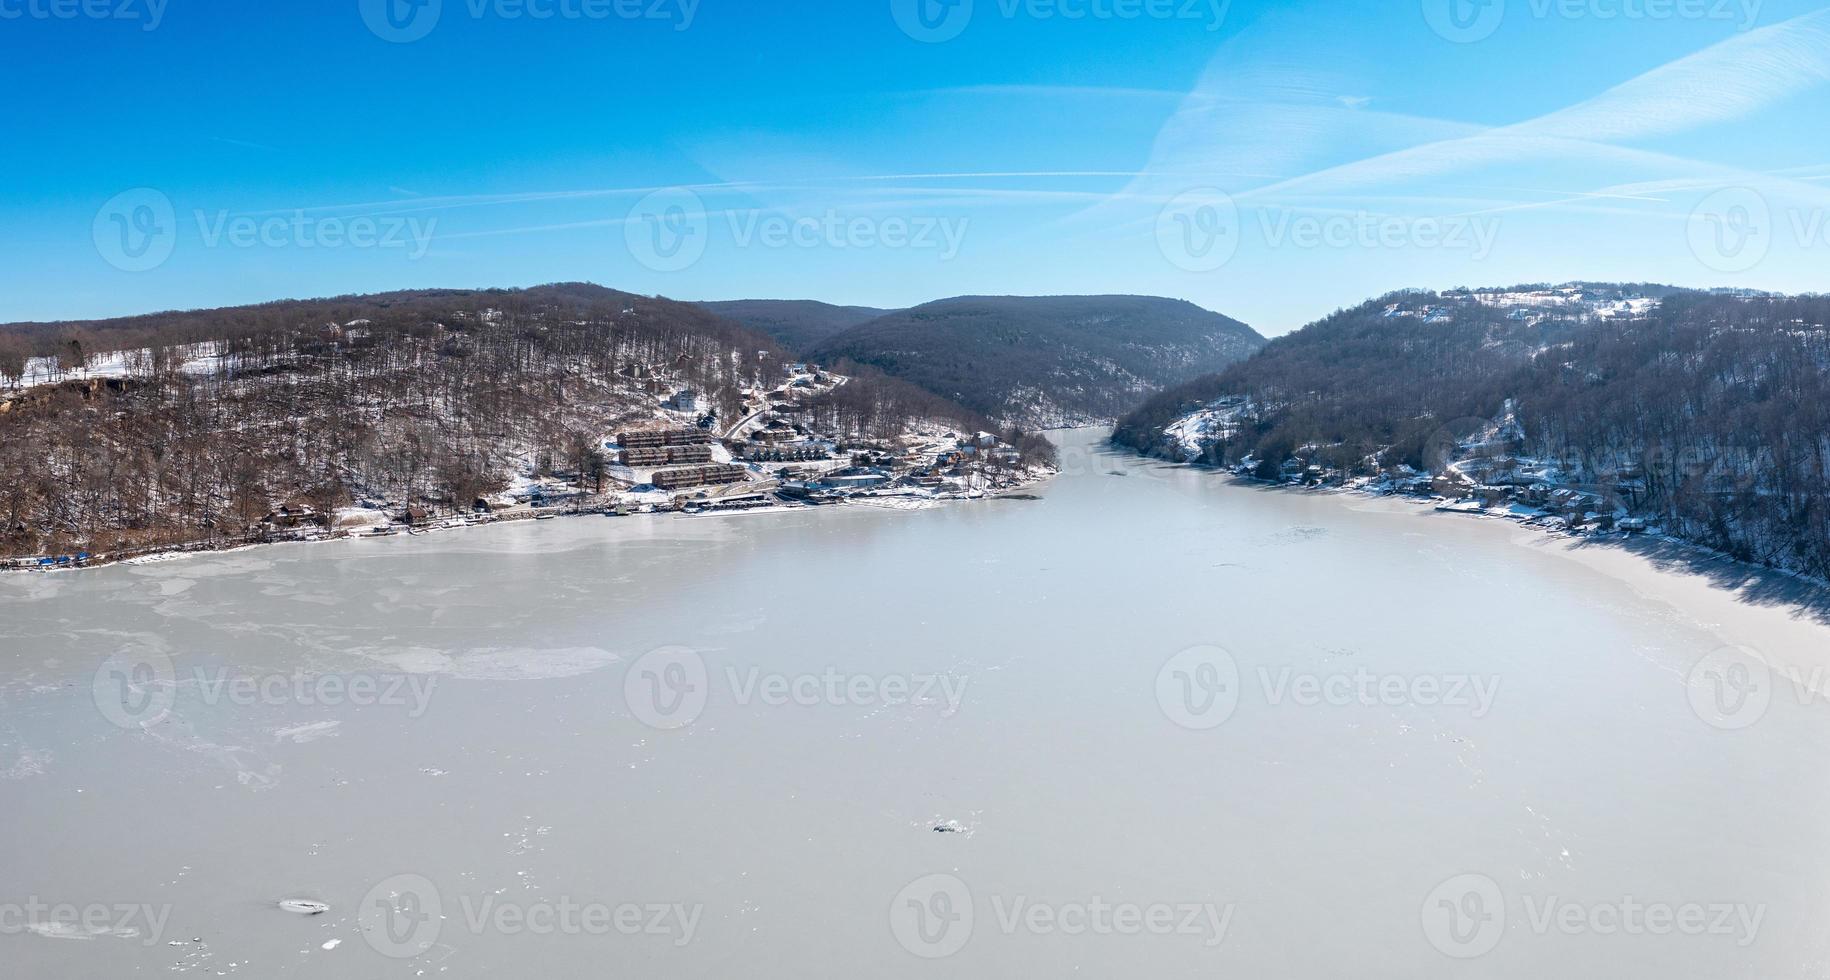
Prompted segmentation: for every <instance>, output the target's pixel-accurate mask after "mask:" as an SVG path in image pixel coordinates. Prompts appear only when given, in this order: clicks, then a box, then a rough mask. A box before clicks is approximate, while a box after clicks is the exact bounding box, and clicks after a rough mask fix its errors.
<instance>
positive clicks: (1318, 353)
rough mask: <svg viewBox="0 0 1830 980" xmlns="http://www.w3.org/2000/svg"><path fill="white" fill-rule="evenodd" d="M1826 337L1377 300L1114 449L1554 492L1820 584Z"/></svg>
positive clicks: (1593, 301) (1505, 492)
mask: <svg viewBox="0 0 1830 980" xmlns="http://www.w3.org/2000/svg"><path fill="white" fill-rule="evenodd" d="M1826 324H1830V298H1827V297H1822V296H1803V297H1782V296H1769V295H1760V294H1748V293H1703V292H1689V291H1682V290H1674V289H1670V288H1667V287H1650V286H1609V285H1597V284H1572V285H1569V286H1563V287H1520V288H1516V289H1510V290H1481V291H1459V292H1451V293H1440V294H1439V293H1428V292H1408V293H1397V294H1393V295H1390V296H1386V297H1383V298H1381V299H1377V300H1373V301H1371V302H1368V303H1366V304H1364V305H1362V306H1360V307H1357V308H1355V309H1351V310H1344V311H1342V312H1339V313H1336V314H1334V315H1333V316H1330V317H1328V318H1326V319H1324V320H1322V321H1320V322H1318V323H1315V324H1312V325H1310V326H1308V327H1305V328H1304V329H1303V330H1301V331H1298V332H1297V333H1294V334H1291V335H1290V336H1287V337H1283V338H1279V339H1278V340H1276V341H1273V342H1272V343H1270V344H1269V345H1267V346H1266V347H1265V349H1264V350H1263V351H1261V352H1260V353H1259V354H1258V355H1257V356H1255V357H1253V358H1251V359H1250V360H1247V361H1244V362H1242V363H1240V364H1237V365H1234V366H1233V367H1231V368H1229V369H1227V370H1226V371H1223V372H1220V373H1218V374H1216V375H1211V376H1209V377H1205V378H1202V379H1199V380H1197V381H1195V382H1192V383H1190V384H1188V385H1185V386H1182V387H1179V388H1176V389H1172V390H1169V391H1166V392H1164V393H1162V394H1160V395H1158V396H1157V397H1155V398H1153V399H1152V400H1150V401H1149V402H1148V403H1146V404H1145V405H1144V406H1142V407H1141V408H1139V409H1138V410H1137V411H1136V412H1133V413H1132V414H1131V415H1129V416H1127V417H1126V418H1125V419H1123V420H1121V421H1120V423H1119V425H1118V427H1117V429H1116V431H1115V433H1114V440H1115V441H1117V442H1119V443H1120V444H1122V445H1126V446H1130V447H1132V448H1135V449H1139V450H1142V451H1145V452H1150V453H1155V454H1158V455H1163V456H1168V457H1173V458H1179V459H1198V460H1201V461H1205V462H1208V463H1212V464H1216V465H1227V466H1238V465H1240V464H1242V463H1243V464H1245V466H1244V468H1246V469H1248V470H1250V471H1252V472H1253V473H1254V474H1255V475H1258V476H1262V477H1276V478H1283V477H1285V476H1287V475H1288V474H1289V473H1291V472H1292V470H1293V469H1298V468H1297V467H1296V466H1294V465H1290V464H1293V461H1295V460H1300V461H1301V462H1300V469H1299V470H1298V471H1300V472H1306V473H1308V474H1309V478H1310V479H1322V480H1324V481H1329V480H1335V481H1339V480H1353V479H1356V478H1359V479H1373V478H1377V479H1381V480H1386V481H1390V480H1393V479H1397V480H1399V481H1400V482H1402V481H1403V479H1404V478H1405V477H1406V476H1407V474H1410V473H1412V472H1418V473H1423V474H1427V475H1434V476H1438V477H1443V478H1444V480H1439V481H1437V482H1436V483H1435V484H1434V486H1433V489H1434V490H1436V491H1437V492H1448V493H1450V494H1451V495H1456V494H1461V493H1467V494H1481V495H1485V496H1488V497H1491V498H1494V499H1498V500H1514V499H1524V498H1526V497H1532V496H1533V492H1532V489H1531V488H1533V487H1563V488H1567V489H1569V490H1570V492H1571V493H1573V494H1576V495H1578V497H1579V499H1580V500H1581V501H1582V502H1583V504H1584V507H1585V508H1586V509H1587V510H1589V511H1593V512H1596V513H1599V514H1602V515H1603V516H1604V517H1605V516H1607V515H1613V514H1620V515H1629V514H1631V515H1640V517H1643V518H1645V519H1649V520H1650V521H1652V522H1654V523H1656V524H1658V525H1661V526H1663V527H1665V528H1666V529H1667V530H1669V531H1670V532H1672V533H1675V534H1678V535H1680V536H1682V537H1685V538H1688V539H1690V540H1693V541H1697V542H1700V543H1704V544H1707V545H1709V546H1711V547H1715V548H1720V549H1722V550H1724V551H1727V552H1729V553H1731V554H1733V555H1735V556H1736V557H1739V558H1743V559H1746V560H1753V561H1758V562H1762V563H1765V564H1769V565H1774V566H1778V567H1783V568H1788V569H1792V570H1797V571H1803V572H1807V573H1809V574H1813V575H1817V576H1827V575H1830V482H1827V476H1826V474H1827V473H1830V465H1827V461H1830V407H1827V406H1830V381H1827V380H1826V379H1827V378H1830V374H1827V372H1830V328H1827V327H1826ZM1287 465H1288V466H1289V468H1286V467H1287ZM1309 467H1314V468H1315V469H1309ZM1483 486H1497V487H1498V489H1482V487H1483ZM1529 503H1530V506H1531V507H1533V508H1535V507H1537V506H1539V504H1540V502H1539V501H1537V500H1535V499H1533V500H1531V501H1529ZM1576 516H1577V518H1578V519H1580V518H1581V517H1582V516H1583V515H1580V514H1579V515H1576Z"/></svg>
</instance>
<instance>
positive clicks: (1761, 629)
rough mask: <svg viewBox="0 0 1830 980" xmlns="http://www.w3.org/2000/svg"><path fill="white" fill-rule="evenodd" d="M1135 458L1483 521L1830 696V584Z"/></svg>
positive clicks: (1697, 555) (1651, 545)
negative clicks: (1657, 607)
mask: <svg viewBox="0 0 1830 980" xmlns="http://www.w3.org/2000/svg"><path fill="white" fill-rule="evenodd" d="M1120 448H1123V447H1120ZM1126 451H1129V450H1126ZM1134 455H1135V456H1136V457H1137V458H1139V459H1144V460H1150V461H1152V462H1156V463H1160V464H1162V465H1165V466H1174V467H1177V468H1187V469H1193V470H1201V471H1205V472H1208V473H1212V474H1214V475H1216V476H1219V477H1222V478H1223V480H1224V482H1225V484H1226V485H1229V486H1234V487H1237V488H1239V489H1243V490H1258V491H1261V492H1269V491H1276V492H1288V491H1295V492H1297V493H1299V494H1308V495H1314V496H1318V497H1328V498H1333V499H1336V500H1339V501H1340V502H1341V503H1342V504H1343V505H1346V506H1348V507H1350V508H1352V509H1354V510H1360V511H1364V512H1373V513H1381V514H1387V515H1390V516H1393V517H1400V516H1402V517H1413V518H1435V517H1438V516H1441V517H1445V518H1457V517H1461V518H1465V517H1474V518H1478V520H1475V521H1471V522H1464V523H1465V524H1466V526H1468V527H1488V528H1491V529H1492V530H1493V531H1495V532H1497V533H1504V534H1505V535H1506V537H1507V540H1508V542H1509V543H1510V544H1511V545H1512V546H1514V547H1517V548H1522V549H1525V550H1528V551H1530V552H1532V553H1533V554H1537V555H1544V556H1547V557H1551V558H1555V559H1558V560H1560V561H1566V562H1571V563H1573V564H1575V565H1577V566H1579V567H1580V568H1581V569H1583V570H1584V571H1586V572H1588V573H1591V574H1594V575H1597V576H1599V577H1601V578H1603V579H1606V580H1608V581H1609V582H1612V583H1614V584H1615V585H1617V586H1619V587H1621V588H1623V589H1625V590H1627V591H1628V592H1630V593H1631V594H1633V595H1634V596H1636V597H1638V598H1640V599H1642V600H1645V601H1647V602H1650V603H1653V604H1656V605H1658V606H1660V607H1662V608H1665V609H1667V610H1669V611H1670V613H1671V614H1672V615H1673V616H1675V617H1677V618H1678V619H1679V620H1681V621H1682V622H1683V623H1685V624H1686V625H1688V626H1690V627H1692V628H1695V629H1697V630H1698V631H1700V632H1703V633H1705V634H1707V635H1709V636H1711V637H1713V638H1714V639H1715V641H1716V642H1717V643H1718V644H1720V646H1721V647H1723V648H1731V647H1733V648H1738V649H1740V650H1742V651H1743V652H1746V653H1752V654H1754V655H1755V656H1757V657H1758V659H1759V660H1760V661H1762V662H1764V663H1765V664H1766V665H1767V666H1768V667H1769V668H1771V669H1773V670H1774V671H1775V672H1776V674H1777V675H1778V676H1779V679H1780V680H1782V681H1784V682H1785V683H1786V684H1788V685H1790V686H1791V687H1793V688H1795V689H1796V690H1797V691H1798V692H1799V696H1800V697H1801V698H1804V697H1825V696H1830V691H1826V690H1823V689H1824V688H1830V671H1827V670H1826V669H1825V668H1826V667H1830V657H1826V656H1825V652H1826V651H1830V644H1827V643H1826V640H1830V583H1826V582H1823V581H1820V580H1817V579H1813V578H1811V577H1809V576H1806V575H1801V574H1799V573H1796V572H1790V571H1786V570H1783V569H1774V568H1766V567H1764V566H1760V565H1754V564H1751V563H1748V562H1743V561H1739V560H1737V559H1735V558H1733V557H1730V556H1729V555H1727V554H1724V553H1722V552H1719V551H1715V550H1713V549H1710V548H1706V547H1703V546H1702V545H1698V544H1695V543H1693V542H1689V541H1685V540H1683V539H1682V538H1677V537H1673V536H1670V535H1662V534H1661V535H1652V534H1639V535H1626V534H1620V533H1607V534H1592V533H1591V534H1584V533H1579V532H1570V531H1567V530H1562V531H1560V530H1559V529H1556V528H1551V527H1547V526H1544V525H1540V524H1534V523H1533V522H1532V521H1531V520H1529V519H1526V518H1523V517H1520V516H1519V515H1514V514H1509V513H1506V512H1503V511H1493V510H1483V511H1472V510H1468V511H1460V510H1441V509H1439V508H1438V507H1437V504H1438V503H1439V501H1438V500H1435V499H1430V498H1422V497H1414V496H1407V495H1403V494H1386V493H1377V492H1374V491H1371V490H1366V489H1362V488H1356V487H1297V486H1289V485H1285V484H1279V483H1274V482H1272V481H1268V480H1258V479H1254V478H1251V477H1242V476H1239V475H1237V474H1234V473H1230V472H1228V471H1226V470H1221V469H1216V468H1213V467H1204V466H1193V465H1190V464H1176V463H1173V462H1171V461H1168V460H1162V459H1158V458H1156V457H1151V456H1146V455H1144V454H1141V453H1136V454H1134ZM1679 679H1680V681H1681V680H1683V678H1679Z"/></svg>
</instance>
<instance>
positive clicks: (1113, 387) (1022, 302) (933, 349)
mask: <svg viewBox="0 0 1830 980" xmlns="http://www.w3.org/2000/svg"><path fill="white" fill-rule="evenodd" d="M1263 343H1264V338H1262V337H1260V336H1259V335H1258V334H1257V333H1256V332H1254V331H1253V330H1252V329H1251V328H1250V327H1248V326H1246V325H1245V324H1243V323H1240V322H1239V321H1237V320H1233V319H1230V318H1228V317H1225V316H1221V315H1220V314H1218V313H1213V312H1210V311H1208V310H1204V309H1201V308H1200V307H1198V306H1195V305H1194V304H1192V303H1186V302H1182V301H1180V300H1171V299H1161V298H1157V297H1149V296H1044V297H1018V296H966V297H960V298H957V299H947V300H941V301H938V302H934V303H929V304H926V305H924V306H918V307H915V308H914V309H910V310H904V311H902V312H900V313H892V314H889V315H887V316H883V317H879V318H878V319H875V320H872V321H870V322H868V323H864V324H861V325H859V326H856V327H853V328H851V329H849V330H846V331H844V332H843V333H840V334H837V335H835V336H833V337H831V338H829V339H827V340H826V341H824V342H823V343H821V344H819V345H818V346H816V347H815V348H813V349H812V350H811V351H810V352H809V353H808V356H809V357H810V358H812V359H814V360H818V361H831V360H837V359H840V358H845V359H849V360H852V361H857V362H859V363H863V364H868V365H871V366H873V367H876V368H879V369H881V370H883V371H884V372H886V373H888V374H890V375H892V376H894V377H899V378H902V379H904V380H907V381H910V382H913V383H914V384H917V385H920V386H921V387H923V388H926V389H928V390H930V391H933V392H936V393H938V394H940V395H943V396H945V397H947V398H950V399H952V400H954V401H957V402H960V403H961V404H963V405H966V406H967V407H969V408H972V409H975V410H977V411H980V412H983V413H985V414H986V415H989V416H991V417H993V418H996V419H1000V420H1003V421H1005V422H1007V423H1010V424H1015V425H1023V426H1028V427H1042V426H1057V425H1069V424H1076V423H1086V422H1093V421H1101V420H1110V419H1112V418H1114V417H1116V416H1117V415H1119V414H1120V413H1122V412H1124V411H1126V410H1127V409H1129V408H1131V407H1132V406H1134V405H1136V404H1137V403H1138V402H1139V401H1140V400H1141V399H1142V398H1144V397H1145V396H1146V395H1148V394H1149V393H1151V392H1153V391H1156V390H1158V389H1160V388H1162V387H1164V386H1166V385H1172V384H1176V383H1178V382H1181V381H1185V380H1188V379H1190V378H1194V377H1198V376H1200V375H1202V374H1205V373H1207V372H1211V371H1215V370H1218V369H1219V368H1221V367H1224V366H1225V365H1228V364H1231V363H1233V362H1234V361H1237V360H1239V359H1241V358H1243V357H1245V356H1247V355H1249V354H1250V353H1252V352H1253V351H1255V350H1257V349H1258V348H1259V347H1260V346H1262V345H1263Z"/></svg>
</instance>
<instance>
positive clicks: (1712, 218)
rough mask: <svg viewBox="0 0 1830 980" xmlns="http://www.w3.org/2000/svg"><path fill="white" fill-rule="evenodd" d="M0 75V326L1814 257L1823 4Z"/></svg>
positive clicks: (525, 22)
mask: <svg viewBox="0 0 1830 980" xmlns="http://www.w3.org/2000/svg"><path fill="white" fill-rule="evenodd" d="M918 3H919V4H922V5H923V6H920V7H918V6H917V4H918ZM390 5H391V6H390ZM537 15H538V16H537ZM924 15H925V16H924ZM0 52H3V53H4V57H0V79H3V80H4V82H5V84H6V86H7V91H8V92H9V93H10V97H9V98H8V99H6V100H4V102H0V133H4V134H6V137H7V142H8V144H9V148H10V150H11V152H9V153H7V154H5V155H4V157H3V158H0V171H3V174H4V177H5V187H6V191H5V193H4V194H3V195H0V269H3V270H4V272H0V275H3V276H4V277H5V282H4V285H5V288H4V290H3V291H0V320H15V319H61V318H79V317H82V318H86V317H98V316H108V315H119V314H126V313H135V312H145V311H149V310H156V309H167V308H180V307H198V306H215V305H225V304H235V303H246V302H258V301H263V300H269V299H276V298H282V297H301V296H320V295H334V294H339V293H349V292H369V291H379V290H386V289H398V288H409V287H424V286H514V285H531V284H536V283H541V282H551V281H559V280H578V279H582V280H589V281H593V282H598V283H602V284H605V285H609V286H614V287H617V288H621V289H627V290H631V291H635V292H642V293H658V294H664V295H668V296H673V297H676V298H683V299H731V298H739V297H780V298H816V299H823V300H828V301H832V302H840V303H857V304H869V305H878V306H900V305H907V304H913V303H918V302H922V301H925V300H928V299H934V298H939V297H944V296H950V295H958V294H964V293H1019V294H1041V293H1085V292H1125V293H1150V294H1160V295H1168V296H1176V297H1182V298H1186V299H1189V300H1192V301H1194V302H1197V303H1200V304H1201V305H1203V306H1207V307H1209V308H1212V309H1216V310H1220V311H1222V312H1225V313H1228V314H1230V315H1233V316H1236V317H1239V318H1240V319H1243V320H1245V321H1247V322H1248V323H1251V324H1252V325H1254V326H1256V327H1258V328H1259V329H1261V330H1262V331H1264V332H1266V333H1269V334H1277V333H1282V332H1286V331H1288V330H1291V329H1294V328H1296V327H1298V326H1301V325H1302V324H1303V323H1305V322H1308V321H1310V320H1312V319H1315V318H1317V317H1319V316H1321V315H1325V314H1326V313H1328V312H1330V311H1331V310H1333V309H1335V308H1337V307H1340V306H1345V305H1351V304H1354V303H1357V302H1359V301H1360V300H1363V299H1365V298H1367V297H1369V296H1371V295H1375V294H1378V293H1381V292H1384V291H1387V290H1389V289H1394V288H1400V287H1406V286H1432V287H1446V286H1456V285H1502V284H1511V283H1514V282H1525V281H1545V280H1554V281H1562V280H1568V279H1575V278H1590V279H1609V280H1633V281H1640V280H1653V281H1661V282H1673V283H1677V284H1682V285H1738V286H1750V287H1755V288H1765V289H1776V290H1786V291H1819V290H1822V289H1824V288H1825V273H1826V271H1827V270H1830V133H1827V132H1826V130H1825V128H1824V126H1823V121H1824V120H1825V119H1830V112H1826V109H1830V104H1827V103H1830V97H1827V89H1830V13H1825V12H1824V5H1823V4H1822V3H1815V4H1812V3H1792V2H1785V0H1558V2H1553V0H1380V2H1356V0H1326V2H1313V3H1291V2H1283V3H1269V2H1255V0H1232V2H1231V3H1228V2H1227V0H955V2H953V3H951V4H945V3H943V2H942V0H843V2H841V0H823V2H801V3H793V2H777V3H767V2H759V0H743V2H737V0H436V2H434V0H418V2H417V3H410V2H407V0H323V2H313V3H308V4H306V3H300V4H276V3H261V4H250V3H246V2H240V0H0Z"/></svg>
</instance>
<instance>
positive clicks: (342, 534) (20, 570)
mask: <svg viewBox="0 0 1830 980" xmlns="http://www.w3.org/2000/svg"><path fill="white" fill-rule="evenodd" d="M1057 475H1058V474H1056V473H1050V474H1047V475H1042V476H1036V477H1034V478H1031V479H1027V480H1024V481H1023V482H1021V483H1019V484H1017V485H1016V486H1011V487H1005V488H1002V489H999V490H996V491H988V490H982V491H973V492H971V493H961V494H948V495H944V496H927V497H917V496H915V495H913V494H895V495H891V494H870V493H864V494H859V495H857V496H856V497H855V498H848V499H846V500H842V501H834V502H830V503H823V504H806V503H786V502H784V503H779V504H773V505H770V506H768V507H754V508H745V509H731V510H714V511H709V512H707V511H700V512H691V511H685V510H676V509H673V508H667V509H657V510H653V511H648V512H642V511H632V512H630V513H628V514H615V513H612V512H609V511H605V510H589V511H562V512H559V513H548V514H543V513H538V512H534V511H528V512H520V513H514V514H504V515H496V516H492V517H489V518H487V519H476V518H469V517H460V516H457V515H453V516H451V517H444V518H440V519H438V520H435V521H428V522H427V524H426V525H423V526H420V527H410V526H408V525H405V524H366V525H363V526H361V527H359V528H347V529H342V530H336V531H324V532H322V533H320V534H315V535H304V536H299V537H285V538H279V539H276V540H272V541H247V540H241V541H225V542H223V543H222V544H220V545H212V544H209V543H207V542H193V543H190V544H177V545H170V546H165V547H155V548H145V549H135V550H133V551H131V552H125V553H119V554H113V555H110V554H102V555H95V556H91V557H89V558H88V559H87V560H84V561H80V562H79V561H65V562H62V563H59V564H52V565H41V564H25V563H26V562H38V561H40V559H39V558H0V577H3V576H7V575H15V574H17V575H24V574H32V573H36V574H41V575H43V574H51V573H54V572H83V571H95V570H100V569H103V568H112V567H114V566H116V565H158V564H165V563H167V562H173V561H180V560H183V559H185V558H191V557H203V556H214V555H224V554H230V553H233V552H238V551H256V550H265V549H268V548H277V547H283V546H285V545H300V544H334V543H348V542H354V541H371V540H374V541H380V540H385V539H389V538H410V537H422V536H424V535H427V534H438V533H442V532H446V531H468V530H474V529H477V528H486V527H496V526H501V525H507V524H529V523H535V522H543V521H550V520H555V519H558V518H562V517H566V518H573V517H595V518H600V519H601V518H611V519H615V520H625V519H629V518H657V517H672V518H674V519H675V520H694V521H698V520H717V519H724V518H733V517H743V516H748V515H753V514H759V515H775V516H780V515H783V514H796V513H814V512H818V511H824V510H831V509H833V508H835V507H846V506H861V507H871V508H875V509H879V510H926V509H930V508H936V507H944V506H947V505H949V504H959V503H983V502H986V501H992V500H999V499H1005V498H1012V497H1013V495H1021V494H1025V493H1027V492H1028V491H1030V490H1032V489H1033V488H1035V487H1038V486H1042V485H1044V484H1046V483H1047V482H1048V481H1050V480H1052V479H1054V477H1055V476H1057ZM1015 499H1023V498H1022V497H1020V496H1017V497H1015ZM377 527H385V528H388V529H389V530H388V532H387V533H385V534H375V533H372V531H373V529H374V528H377Z"/></svg>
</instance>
